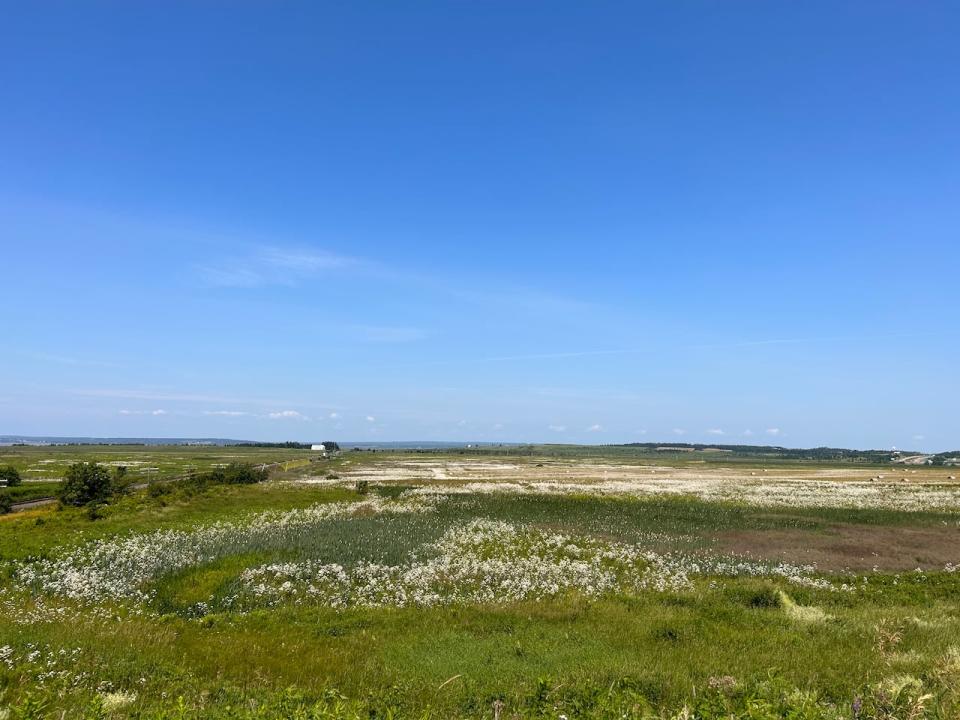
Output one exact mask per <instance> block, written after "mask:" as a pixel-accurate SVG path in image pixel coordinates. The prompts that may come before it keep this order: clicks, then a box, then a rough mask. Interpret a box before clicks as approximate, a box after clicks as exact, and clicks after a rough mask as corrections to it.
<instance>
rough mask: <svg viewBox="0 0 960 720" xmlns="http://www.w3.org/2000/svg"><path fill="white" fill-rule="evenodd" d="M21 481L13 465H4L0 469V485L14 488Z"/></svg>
mask: <svg viewBox="0 0 960 720" xmlns="http://www.w3.org/2000/svg"><path fill="white" fill-rule="evenodd" d="M22 482H23V480H22V478H21V477H20V473H19V472H17V469H16V468H15V467H14V466H13V465H4V466H3V467H0V483H3V484H5V485H6V486H7V487H16V486H17V485H19V484H20V483H22Z"/></svg>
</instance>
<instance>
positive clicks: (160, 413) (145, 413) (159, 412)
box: [120, 409, 167, 416]
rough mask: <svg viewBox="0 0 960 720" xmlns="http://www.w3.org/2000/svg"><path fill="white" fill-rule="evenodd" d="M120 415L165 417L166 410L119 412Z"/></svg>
mask: <svg viewBox="0 0 960 720" xmlns="http://www.w3.org/2000/svg"><path fill="white" fill-rule="evenodd" d="M120 414H121V415H154V416H158V415H166V414H167V411H166V410H159V409H158V410H121V411H120Z"/></svg>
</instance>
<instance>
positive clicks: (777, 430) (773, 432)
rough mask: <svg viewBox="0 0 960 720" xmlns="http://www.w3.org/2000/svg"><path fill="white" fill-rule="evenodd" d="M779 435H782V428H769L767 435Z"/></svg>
mask: <svg viewBox="0 0 960 720" xmlns="http://www.w3.org/2000/svg"><path fill="white" fill-rule="evenodd" d="M779 434H780V428H767V435H774V436H776V435H779Z"/></svg>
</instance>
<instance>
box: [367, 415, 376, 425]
mask: <svg viewBox="0 0 960 720" xmlns="http://www.w3.org/2000/svg"><path fill="white" fill-rule="evenodd" d="M366 420H367V422H368V423H374V422H376V421H377V419H376V418H375V417H374V416H373V415H367V418H366Z"/></svg>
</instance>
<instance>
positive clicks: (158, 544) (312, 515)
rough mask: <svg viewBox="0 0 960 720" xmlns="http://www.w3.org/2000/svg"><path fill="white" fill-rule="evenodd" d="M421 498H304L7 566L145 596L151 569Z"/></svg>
mask: <svg viewBox="0 0 960 720" xmlns="http://www.w3.org/2000/svg"><path fill="white" fill-rule="evenodd" d="M434 507H435V505H434V503H432V502H430V501H429V500H425V499H423V498H409V499H404V500H399V501H386V500H381V499H380V498H370V499H368V500H364V501H362V502H353V503H348V502H341V503H326V504H318V505H311V506H310V507H307V508H302V509H296V510H289V511H284V512H280V511H270V512H264V513H259V514H257V515H254V516H253V517H252V518H250V519H249V520H247V521H245V522H233V523H229V522H220V523H215V524H212V525H207V526H202V527H199V528H197V529H195V530H190V531H184V530H159V531H157V532H153V533H146V534H131V535H127V536H124V537H120V538H114V539H109V540H100V541H96V542H92V543H89V544H87V545H84V546H82V547H80V548H78V549H76V550H74V551H72V552H70V553H67V554H65V555H62V556H60V557H57V558H55V559H38V560H33V561H27V562H21V563H18V564H17V565H16V566H15V574H16V578H17V582H18V584H19V585H20V586H21V587H29V588H33V589H37V590H41V591H43V592H47V593H51V594H54V595H58V596H61V597H67V598H71V599H73V600H79V601H81V602H90V603H95V602H100V601H103V600H136V601H146V600H149V599H150V597H151V591H150V590H148V589H146V585H147V584H148V583H149V582H150V581H151V580H154V579H155V578H157V577H160V576H162V575H166V574H169V573H173V572H177V571H180V570H185V569H187V568H190V567H194V566H197V565H201V564H203V563H206V562H211V561H213V560H216V559H218V558H222V557H226V556H229V555H236V554H240V553H243V552H247V551H250V550H257V549H261V548H263V547H264V546H269V545H275V546H276V545H279V546H282V545H284V544H287V543H289V542H290V541H292V540H293V539H294V538H296V537H297V536H298V535H300V534H302V533H303V532H304V531H308V530H309V529H310V528H311V527H312V526H315V525H317V524H320V523H324V522H326V521H329V520H331V519H334V518H346V517H350V516H353V515H370V514H382V513H411V512H427V511H429V510H432V509H434Z"/></svg>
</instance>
